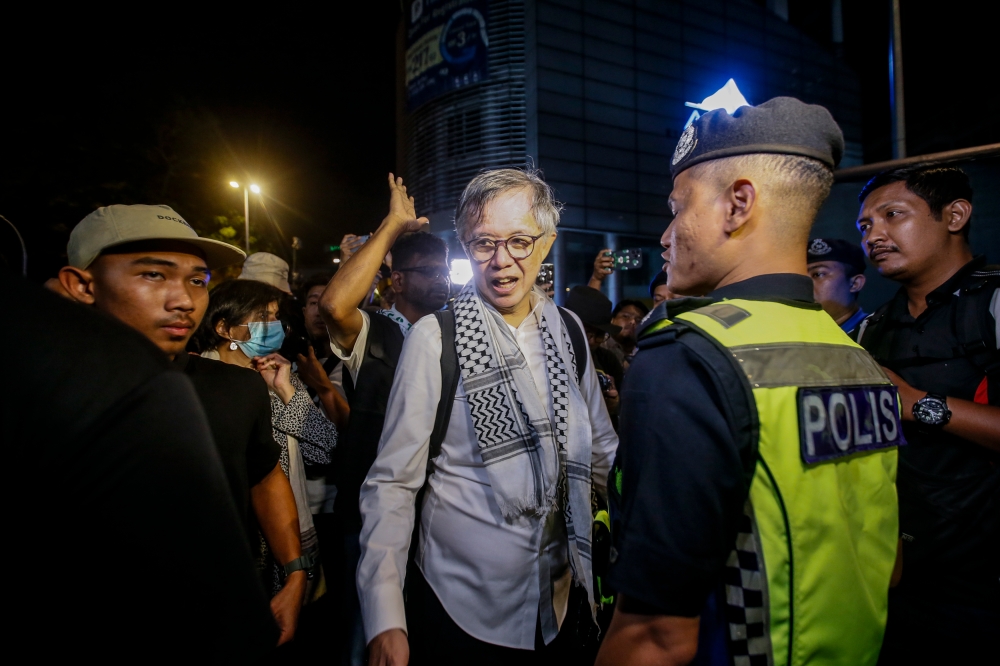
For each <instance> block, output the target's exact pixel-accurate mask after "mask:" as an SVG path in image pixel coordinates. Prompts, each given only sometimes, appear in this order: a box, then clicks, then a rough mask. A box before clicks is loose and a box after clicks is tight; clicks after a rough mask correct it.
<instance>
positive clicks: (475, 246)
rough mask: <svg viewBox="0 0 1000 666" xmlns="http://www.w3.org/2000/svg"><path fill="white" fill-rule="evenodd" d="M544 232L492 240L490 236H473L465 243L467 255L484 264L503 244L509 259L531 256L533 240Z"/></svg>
mask: <svg viewBox="0 0 1000 666" xmlns="http://www.w3.org/2000/svg"><path fill="white" fill-rule="evenodd" d="M543 235H544V234H538V235H537V236H528V235H526V234H517V235H515V236H511V237H510V238H506V239H502V240H494V239H492V238H474V239H472V240H471V241H469V242H468V243H466V244H465V247H466V248H467V249H468V250H469V255H470V256H471V257H472V258H473V259H474V260H475V261H476V262H477V263H480V264H485V263H486V262H487V261H489V260H491V259H492V258H493V257H494V255H496V253H497V249H498V248H499V247H500V246H501V245H503V246H504V247H505V248H507V254H509V255H510V258H511V259H527V258H528V257H530V256H531V251H532V250H534V249H535V241H537V240H538V239H539V238H541V237H542V236H543Z"/></svg>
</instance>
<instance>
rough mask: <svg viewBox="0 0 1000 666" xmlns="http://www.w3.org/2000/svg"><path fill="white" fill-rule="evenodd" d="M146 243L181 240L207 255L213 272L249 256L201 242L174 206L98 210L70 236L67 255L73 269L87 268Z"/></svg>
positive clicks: (208, 240)
mask: <svg viewBox="0 0 1000 666" xmlns="http://www.w3.org/2000/svg"><path fill="white" fill-rule="evenodd" d="M143 240H177V241H183V242H185V243H189V244H191V245H193V246H195V247H197V248H198V249H199V250H201V251H202V252H204V253H205V261H206V262H207V263H208V267H209V269H211V270H215V269H217V268H222V267H223V266H229V265H230V264H235V263H239V262H240V261H242V260H243V258H244V257H246V254H244V252H243V251H242V250H240V249H239V248H236V247H233V246H232V245H230V244H229V243H223V242H222V241H217V240H212V239H211V238H199V236H198V233H197V232H196V231H195V230H194V229H192V228H191V225H190V224H188V223H187V222H185V221H184V218H183V217H181V216H180V215H178V214H177V212H176V211H174V209H173V208H171V207H170V206H147V205H144V204H136V205H133V206H126V205H124V204H115V205H113V206H104V207H103V208H98V209H97V210H95V211H94V212H93V213H91V214H90V215H88V216H87V217H85V218H83V219H82V220H81V221H80V223H79V224H78V225H76V227H74V228H73V231H72V233H70V235H69V245H67V246H66V254H67V255H68V256H69V265H70V266H75V267H76V268H87V267H88V266H90V264H92V263H93V262H94V260H95V259H97V257H99V256H100V254H101V252H103V251H104V250H106V249H108V248H111V247H115V246H117V245H123V244H125V243H132V242H134V241H143Z"/></svg>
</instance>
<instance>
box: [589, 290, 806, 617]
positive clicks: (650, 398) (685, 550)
mask: <svg viewBox="0 0 1000 666" xmlns="http://www.w3.org/2000/svg"><path fill="white" fill-rule="evenodd" d="M812 294H813V288H812V281H811V280H810V279H809V278H808V277H806V276H804V275H793V274H774V275H762V276H758V277H754V278H750V279H749V280H744V281H743V282H738V283H736V284H732V285H728V286H726V287H723V288H721V289H718V290H716V291H715V292H713V293H712V294H710V297H711V298H712V299H715V300H721V299H724V298H745V299H752V300H775V301H781V302H789V303H798V304H801V305H803V306H804V307H814V308H817V309H818V308H819V306H818V305H816V304H815V303H813V296H812ZM665 316H666V314H665V308H664V305H663V304H661V305H660V306H658V307H657V308H656V309H654V310H653V313H652V315H651V316H650V320H649V322H647V325H648V324H649V323H651V322H653V321H656V320H657V319H662V318H664V317H665ZM660 335H661V334H654V335H652V336H649V337H648V338H643V339H640V341H639V353H638V354H637V355H636V357H635V360H634V361H633V362H632V364H631V366H630V367H629V371H628V373H627V375H626V377H625V381H624V386H623V387H622V413H621V432H620V439H621V444H620V446H619V450H618V456H619V464H620V466H621V469H622V506H621V526H622V529H621V533H620V534H616V536H615V547H616V550H617V553H616V554H615V555H614V556H613V559H614V560H615V561H614V563H613V564H612V566H611V570H610V576H609V580H610V582H611V584H612V586H613V587H614V588H615V589H616V590H618V591H620V592H622V593H623V594H624V596H625V599H626V606H625V607H624V608H623V610H624V611H626V612H638V613H651V614H663V615H679V616H686V617H694V616H696V615H698V614H699V613H701V612H702V609H703V608H704V606H705V603H706V599H707V598H708V595H709V593H710V592H711V591H712V590H713V589H715V588H716V587H717V586H718V585H719V584H720V583H721V581H722V575H723V572H724V569H725V563H726V559H727V558H728V557H729V554H730V552H732V550H733V544H734V542H735V538H736V528H737V524H738V520H739V518H740V516H741V515H742V512H743V504H744V502H745V501H746V498H747V496H748V494H749V486H748V484H747V476H748V471H750V470H752V464H753V461H752V458H750V456H748V455H747V451H746V450H745V446H746V443H745V442H744V441H743V440H742V438H741V437H740V436H739V435H738V433H737V432H736V428H737V426H736V424H735V422H734V418H733V417H732V407H731V406H730V405H729V404H728V403H727V400H725V399H724V398H723V396H724V395H727V392H726V390H725V386H726V385H729V386H732V385H734V384H735V385H739V384H740V383H742V382H745V378H743V377H742V376H740V375H738V374H737V373H738V371H737V370H736V369H735V368H734V367H733V366H732V365H731V364H730V362H729V361H728V360H727V359H725V357H724V355H723V353H722V351H720V350H719V349H718V348H717V347H715V346H714V345H713V343H711V342H709V341H708V340H706V339H704V338H702V337H701V336H700V335H699V334H697V333H693V332H691V333H687V334H686V335H688V336H689V338H690V340H688V341H687V343H686V344H680V343H671V342H666V343H664V342H663V340H662V338H660V337H659V336H660ZM692 349H695V351H692ZM713 355H714V356H715V358H716V359H719V361H720V362H718V363H707V362H706V359H710V358H711V357H712V356H713ZM748 465H749V469H748Z"/></svg>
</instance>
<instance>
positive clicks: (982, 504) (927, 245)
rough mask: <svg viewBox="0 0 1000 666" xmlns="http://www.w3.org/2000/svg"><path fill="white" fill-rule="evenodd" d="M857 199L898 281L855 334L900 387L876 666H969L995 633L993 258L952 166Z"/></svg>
mask: <svg viewBox="0 0 1000 666" xmlns="http://www.w3.org/2000/svg"><path fill="white" fill-rule="evenodd" d="M859 198H860V200H861V210H860V212H859V215H858V223H857V224H858V229H859V231H861V235H862V241H863V244H864V247H865V250H866V251H867V253H868V256H869V257H870V258H871V260H872V263H873V264H874V266H875V267H876V268H877V269H878V271H879V273H881V274H882V275H883V276H884V277H887V278H889V279H891V280H894V281H896V282H898V283H899V284H900V289H899V292H898V293H897V294H896V296H895V297H894V298H892V299H891V300H889V302H887V303H885V304H884V305H883V306H881V307H880V308H878V309H877V310H876V311H875V313H874V314H873V315H872V316H871V317H870V318H869V319H868V321H867V322H865V324H864V329H863V331H862V336H861V338H860V340H859V341H860V342H861V344H862V345H863V346H864V347H865V349H867V350H868V351H869V352H871V354H872V356H874V357H875V359H876V360H877V361H878V362H879V363H881V364H882V365H883V366H885V367H886V368H889V372H890V376H891V377H892V378H893V380H894V382H895V383H896V384H897V385H898V386H899V390H900V397H901V398H902V409H903V419H904V421H903V433H904V434H905V436H906V440H907V443H908V444H909V446H907V447H905V448H903V449H902V450H901V451H900V455H899V522H900V531H901V536H902V551H903V552H902V564H903V568H902V578H901V580H900V583H899V586H898V587H897V588H895V589H893V591H892V592H891V593H890V597H889V628H888V631H887V633H886V640H885V648H884V650H883V663H885V664H895V663H900V664H902V663H918V662H923V663H976V662H977V661H978V659H976V658H974V657H976V656H979V657H981V656H982V655H984V654H988V653H989V652H990V651H993V650H995V645H994V644H995V642H996V640H995V636H996V633H997V627H1000V614H998V613H997V607H998V604H997V602H998V600H1000V581H998V579H1000V351H998V350H997V337H998V336H997V333H996V331H997V319H998V317H1000V266H987V265H986V257H983V256H979V257H974V256H973V254H972V248H971V247H970V246H969V227H970V222H971V220H970V218H971V216H972V187H971V186H970V184H969V179H968V176H966V174H965V173H964V172H963V171H962V170H960V169H957V168H955V167H949V166H940V165H917V166H912V167H906V168H901V169H896V170H894V171H888V172H884V173H881V174H879V175H877V176H876V177H875V178H873V179H872V180H871V181H870V182H869V183H868V184H867V185H866V186H865V188H864V189H863V190H862V192H861V195H860V197H859ZM897 373H898V374H897Z"/></svg>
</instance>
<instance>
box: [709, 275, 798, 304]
mask: <svg viewBox="0 0 1000 666" xmlns="http://www.w3.org/2000/svg"><path fill="white" fill-rule="evenodd" d="M708 296H709V298H711V299H712V300H714V301H721V300H723V299H727V298H730V299H732V298H743V299H746V300H749V301H780V302H788V301H793V302H795V303H794V304H795V305H801V304H803V303H812V304H814V303H815V301H814V300H813V284H812V280H811V279H810V278H809V276H807V275H799V274H797V273H770V274H767V275H757V276H754V277H752V278H747V279H746V280H741V281H740V282H734V283H733V284H727V285H726V286H725V287H719V288H718V289H716V290H715V291H713V292H712V293H711V294H709V295H708Z"/></svg>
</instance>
